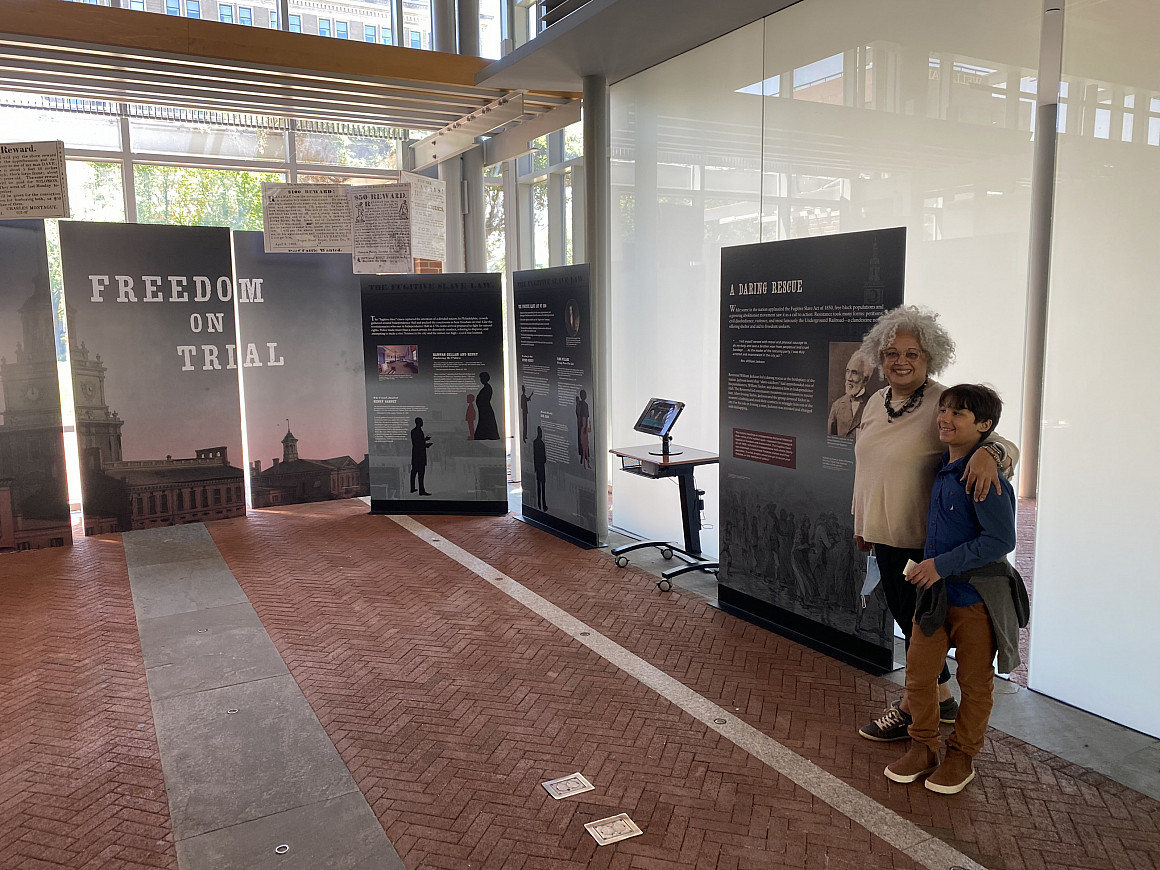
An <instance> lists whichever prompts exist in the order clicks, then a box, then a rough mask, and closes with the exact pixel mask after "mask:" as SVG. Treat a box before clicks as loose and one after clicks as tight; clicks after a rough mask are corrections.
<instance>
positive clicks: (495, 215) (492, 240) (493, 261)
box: [483, 183, 507, 275]
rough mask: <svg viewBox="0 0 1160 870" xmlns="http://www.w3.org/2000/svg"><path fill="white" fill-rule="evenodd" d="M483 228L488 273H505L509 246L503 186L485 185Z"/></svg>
mask: <svg viewBox="0 0 1160 870" xmlns="http://www.w3.org/2000/svg"><path fill="white" fill-rule="evenodd" d="M483 205H484V216H483V227H484V233H485V238H486V239H487V241H486V243H485V244H486V245H487V271H489V272H499V273H500V274H501V275H502V274H503V273H504V271H505V266H506V263H507V244H506V241H505V238H506V235H505V224H504V208H503V184H502V183H501V184H494V183H485V184H484V188H483Z"/></svg>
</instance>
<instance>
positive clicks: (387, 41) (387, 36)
mask: <svg viewBox="0 0 1160 870" xmlns="http://www.w3.org/2000/svg"><path fill="white" fill-rule="evenodd" d="M393 38H394V37H393V36H392V35H391V28H389V27H384V28H383V45H391V44H392V41H391V40H392V39H393Z"/></svg>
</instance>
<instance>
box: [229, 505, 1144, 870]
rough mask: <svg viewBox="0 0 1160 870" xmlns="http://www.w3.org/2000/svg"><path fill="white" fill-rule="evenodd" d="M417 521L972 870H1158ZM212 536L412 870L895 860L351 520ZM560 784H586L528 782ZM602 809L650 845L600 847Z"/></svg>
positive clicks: (591, 590)
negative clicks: (918, 773)
mask: <svg viewBox="0 0 1160 870" xmlns="http://www.w3.org/2000/svg"><path fill="white" fill-rule="evenodd" d="M422 521H423V522H424V523H425V524H426V525H428V526H429V527H430V528H432V529H433V530H435V531H437V532H439V533H440V534H441V535H443V536H445V537H446V538H447V539H448V540H450V541H452V542H454V543H456V544H458V545H460V546H462V547H463V548H465V549H466V550H468V551H469V552H471V553H473V554H475V555H477V556H478V557H480V558H482V559H484V560H485V561H487V562H489V563H490V564H492V565H494V566H495V567H496V568H498V569H499V570H500V571H502V572H504V573H505V574H507V575H508V576H511V577H512V578H514V579H515V580H517V581H519V582H520V583H522V584H524V585H526V586H528V587H530V588H531V589H533V590H534V591H536V592H537V593H539V594H540V595H542V596H544V597H545V598H547V599H549V600H550V601H552V602H553V603H554V604H556V605H558V606H560V607H562V608H564V609H565V610H567V611H568V612H570V613H572V614H573V615H574V616H576V617H578V618H579V619H582V620H584V621H585V622H587V623H588V624H590V625H592V626H593V627H594V628H595V629H596V630H598V631H600V632H602V633H604V634H605V635H607V636H609V637H610V638H612V639H613V640H615V641H616V642H618V643H620V644H621V645H623V646H625V647H626V648H628V649H629V650H631V651H632V652H634V653H636V654H637V655H639V656H641V657H642V658H644V659H646V660H647V661H649V662H651V663H652V664H654V665H656V666H657V667H660V668H661V669H663V670H665V671H666V672H667V673H669V674H670V675H672V676H673V677H675V678H677V679H679V680H681V681H682V682H684V683H685V684H687V685H689V686H690V687H692V688H694V689H695V690H696V691H698V692H700V693H701V694H703V695H705V696H706V697H708V698H709V699H710V700H713V701H714V702H716V703H718V704H721V705H722V706H724V707H727V708H729V709H733V710H735V711H737V715H739V716H741V717H743V718H744V719H745V720H746V721H748V722H749V723H750V724H752V725H754V726H755V727H758V728H760V729H761V730H762V731H764V732H765V733H767V734H769V735H771V736H772V737H774V738H775V739H777V740H779V741H780V742H782V743H784V744H785V745H787V746H788V747H790V748H792V749H794V750H795V751H797V752H799V753H800V754H802V755H804V756H806V757H807V758H809V759H811V760H813V761H814V762H815V763H817V764H819V765H820V766H822V767H823V768H825V769H826V770H827V771H829V772H830V773H832V774H834V775H836V776H838V777H840V778H841V779H843V780H844V781H846V782H847V783H849V784H851V785H853V786H854V787H856V788H858V789H859V790H861V791H862V792H863V793H865V794H867V795H870V796H871V797H873V798H875V799H876V800H878V801H880V802H881V803H882V804H883V805H885V806H887V807H889V808H890V809H892V810H894V811H896V812H898V813H899V814H901V815H902V816H903V817H905V818H907V819H909V820H910V821H912V822H914V823H915V824H917V825H920V826H922V827H923V828H925V829H926V830H928V831H929V832H931V833H933V834H935V835H937V836H939V837H940V838H942V839H944V840H946V841H948V842H950V843H951V845H953V846H955V847H956V848H958V849H960V850H961V851H962V852H964V853H966V854H968V855H970V856H972V857H973V858H975V859H976V860H979V861H980V862H981V863H983V864H985V865H986V866H988V867H992V868H996V870H1001V868H1002V870H1005V868H1011V870H1014V868H1053V870H1054V868H1072V867H1074V868H1109V870H1111V868H1119V867H1132V868H1157V867H1160V805H1158V804H1157V803H1156V802H1155V801H1152V800H1150V799H1148V798H1146V797H1144V796H1142V795H1139V794H1137V793H1135V792H1133V791H1131V790H1130V789H1128V788H1126V787H1124V786H1121V785H1119V784H1117V783H1114V782H1111V781H1109V780H1107V779H1106V778H1104V777H1102V776H1100V775H1098V774H1095V773H1093V772H1090V771H1087V770H1085V769H1083V768H1080V767H1077V766H1075V765H1072V764H1069V763H1067V762H1064V761H1062V760H1060V759H1058V758H1055V757H1053V756H1051V755H1050V754H1048V753H1045V752H1042V751H1040V750H1037V749H1035V748H1033V747H1030V746H1028V745H1026V744H1024V743H1022V742H1020V741H1018V740H1016V739H1014V738H1011V737H1009V736H1007V735H1002V734H999V733H997V732H992V733H991V739H990V740H988V743H987V746H986V748H985V749H984V751H983V754H982V755H981V756H980V759H979V769H980V773H979V777H978V780H977V782H976V784H974V785H972V787H971V788H969V789H968V790H967V791H966V792H965V793H964V794H962V795H959V796H956V797H952V798H946V797H942V796H936V795H933V794H931V793H930V792H927V791H926V790H924V789H922V788H921V787H918V788H916V787H913V786H910V787H907V786H900V785H896V784H893V783H890V782H888V781H887V780H886V779H885V778H884V777H883V776H882V774H881V771H882V768H883V767H884V766H885V764H887V763H888V762H889V761H891V760H893V758H894V757H896V755H897V754H898V753H899V751H900V748H899V746H898V745H876V744H871V743H868V742H867V741H864V740H861V739H859V738H858V737H857V736H856V734H855V732H856V729H857V727H858V725H859V724H861V723H862V722H864V721H865V719H866V718H867V717H868V716H869V715H870V714H871V713H873V712H876V711H878V710H880V709H881V707H882V706H883V704H884V703H885V701H886V700H887V699H888V698H890V697H894V696H896V695H897V694H898V692H899V691H900V690H899V688H898V687H897V686H895V685H893V684H892V683H890V682H888V681H886V680H883V679H878V678H873V677H870V676H868V675H866V674H864V673H862V672H860V671H858V670H856V669H854V668H851V667H848V666H845V665H842V664H840V663H838V662H836V661H833V660H832V659H829V658H827V657H825V656H823V655H821V654H818V653H815V652H813V651H811V650H808V649H805V648H803V647H800V646H798V645H796V644H793V643H791V642H789V641H787V640H785V639H783V638H781V637H779V636H777V635H774V634H771V633H769V632H766V631H763V630H761V629H758V628H755V627H754V626H751V625H749V624H747V623H745V622H743V621H740V620H737V619H734V618H732V617H729V616H727V615H725V614H722V613H720V612H718V611H716V610H713V609H712V608H710V607H708V606H707V605H706V604H705V603H704V602H703V601H702V600H700V599H697V598H694V597H693V596H688V595H685V594H684V593H681V592H680V591H679V590H678V591H674V592H671V593H660V592H657V591H656V590H655V588H654V586H653V582H654V580H655V578H652V577H651V576H649V575H645V574H642V573H639V572H637V571H635V570H634V569H632V568H629V569H625V570H621V569H617V568H616V567H615V566H614V565H613V564H612V561H611V560H610V559H609V558H608V555H607V553H604V552H601V551H588V552H586V551H582V550H578V549H576V548H574V547H571V546H569V545H567V544H565V543H563V542H561V541H558V540H557V539H555V538H553V537H552V536H550V535H546V534H544V533H542V532H539V531H536V530H534V529H532V528H529V527H528V526H526V525H524V524H522V523H519V522H518V521H515V520H514V519H512V518H463V517H442V518H434V517H428V518H422ZM211 532H212V534H213V536H214V539H215V540H216V541H217V543H218V545H219V547H220V548H221V550H222V552H223V555H224V556H225V557H226V560H227V562H228V563H229V564H230V567H231V568H232V569H233V571H234V573H235V575H236V576H237V578H238V580H239V582H240V583H241V584H242V587H243V589H245V591H246V593H247V594H248V595H249V597H250V600H251V602H252V603H253V605H254V607H255V609H256V610H257V612H258V614H259V615H260V616H261V618H262V620H263V623H264V624H265V626H266V628H267V630H268V631H269V633H270V635H271V637H272V638H273V640H274V642H275V644H276V645H277V646H278V648H279V650H280V652H281V653H282V655H283V658H284V659H285V660H286V662H287V664H288V666H289V667H290V670H291V672H292V673H293V674H294V676H295V678H296V679H297V680H298V681H299V684H300V685H301V686H302V688H303V691H304V692H305V694H306V697H307V698H308V699H309V700H310V702H311V704H312V705H313V706H314V709H315V711H316V712H317V713H318V715H319V718H320V719H321V721H322V723H323V725H324V727H325V728H326V729H327V732H328V733H329V734H330V736H331V737H332V739H333V740H334V742H335V744H336V746H337V747H338V749H339V751H340V752H341V754H342V756H343V758H344V759H345V761H346V762H347V764H348V766H349V767H350V768H351V771H352V773H353V774H354V776H355V779H356V781H357V782H358V783H359V785H360V787H361V788H362V789H363V791H364V793H365V794H366V795H367V798H368V800H369V801H370V803H371V806H372V808H373V809H374V811H375V812H376V814H377V815H378V817H379V818H380V820H381V821H382V822H383V824H384V826H385V828H386V830H387V832H388V835H389V836H390V837H391V839H392V841H393V842H394V843H395V845H396V847H397V848H398V849H399V852H400V854H401V856H402V857H403V860H404V861H405V862H406V864H407V866H408V867H409V868H416V870H418V868H455V870H462V868H465V867H473V868H474V867H481V868H513V870H514V868H525V867H526V868H538V867H546V866H552V867H560V868H579V867H610V868H611V867H617V868H621V867H623V868H651V867H665V868H677V867H682V868H683V867H689V868H693V867H696V868H702V867H703V868H745V867H763V868H766V867H810V868H813V867H818V868H821V867H850V868H863V867H868V866H873V867H908V866H913V865H912V864H911V862H910V861H909V860H908V859H907V858H906V857H905V856H903V855H901V854H900V853H898V852H896V851H894V850H893V849H892V848H891V847H889V846H888V845H887V844H885V843H883V842H882V841H880V840H877V839H876V838H874V837H872V836H871V835H870V834H868V833H867V832H866V831H864V830H863V829H861V828H860V827H858V826H856V825H853V824H851V823H850V822H849V821H848V820H847V819H845V818H844V817H842V816H841V815H840V814H838V813H837V812H835V811H833V810H832V809H831V808H830V807H828V806H827V805H826V804H824V803H823V802H821V801H820V800H818V799H816V798H814V797H812V796H811V795H809V794H808V793H806V792H804V791H802V790H801V789H798V788H797V787H796V786H793V785H792V784H791V783H789V782H788V781H786V780H785V779H783V778H781V777H780V776H778V775H777V774H776V773H774V772H773V771H771V770H770V769H768V768H766V767H764V766H763V765H761V764H760V763H759V762H757V761H755V760H754V759H753V758H752V757H750V756H748V755H747V754H746V753H745V752H743V751H742V750H740V749H738V748H737V747H735V746H733V745H732V744H731V743H728V742H727V741H725V740H724V739H723V738H720V737H719V736H718V735H717V734H716V733H715V732H711V731H708V730H707V729H706V728H705V727H704V726H703V725H701V724H700V723H698V722H696V721H695V720H693V719H692V718H690V717H688V716H687V715H685V714H684V713H682V712H681V711H680V710H678V709H677V708H675V707H674V706H672V705H671V704H669V703H668V702H667V701H665V700H664V699H662V698H660V697H658V696H656V695H655V694H653V693H652V692H651V691H648V690H644V689H642V688H641V687H640V686H639V684H637V683H636V682H635V681H634V680H632V679H631V678H629V677H627V676H626V675H625V674H623V673H622V672H620V671H619V670H618V669H617V668H615V667H614V666H613V665H611V664H609V663H608V662H606V661H604V660H603V659H601V658H599V657H598V656H596V655H595V653H592V652H591V651H589V650H587V649H586V648H585V647H582V646H580V645H579V644H576V643H574V642H573V641H571V640H570V639H569V638H567V637H566V636H565V635H564V634H563V633H561V632H559V631H557V630H556V629H554V628H553V627H552V626H550V625H548V624H546V623H545V622H543V621H542V620H540V619H539V618H538V617H536V616H534V615H533V614H531V613H530V612H529V611H527V610H525V609H524V608H522V607H521V606H520V605H518V604H516V603H515V602H514V601H512V600H510V599H509V598H507V596H505V595H503V594H502V593H500V592H499V591H497V590H495V589H494V588H492V587H491V586H490V585H488V584H486V583H485V582H483V581H482V580H480V579H479V578H477V577H475V576H474V575H472V574H471V573H470V572H468V571H466V570H465V569H464V568H462V567H461V566H460V565H458V564H457V563H455V562H452V561H451V560H449V559H447V558H446V557H444V556H442V555H441V554H440V553H438V552H436V551H435V550H434V549H433V548H431V547H429V546H428V545H426V544H424V543H423V542H422V541H420V540H419V539H417V538H415V537H414V536H413V535H410V534H409V533H407V532H405V531H403V530H402V529H400V528H399V527H398V526H396V525H395V524H394V523H393V522H391V521H390V520H389V519H387V518H385V517H371V516H368V515H367V514H366V513H365V506H363V505H362V504H360V503H357V502H355V503H349V502H348V503H341V502H337V503H329V504H324V505H303V506H297V507H293V508H286V509H282V510H279V511H276V512H274V511H264V512H260V513H259V514H256V515H253V516H251V518H250V519H248V520H229V521H223V522H219V523H216V524H213V525H212V526H211ZM575 770H580V771H582V772H584V773H585V775H586V776H588V777H589V778H590V779H591V780H593V782H594V783H595V784H596V785H597V790H596V791H595V792H590V793H588V794H584V795H580V796H578V797H575V798H570V799H568V800H565V801H561V802H555V801H552V800H551V799H550V798H548V796H547V795H546V794H545V793H544V792H543V791H542V790H541V789H540V788H539V787H538V783H539V782H540V781H542V780H545V779H549V778H553V777H556V776H561V775H564V774H567V773H571V772H573V771H575ZM621 811H624V812H628V813H629V814H630V815H631V816H632V817H633V818H634V819H635V820H636V821H637V822H638V824H640V825H641V827H642V828H644V829H645V834H644V836H641V837H638V838H635V839H632V840H628V841H625V842H623V843H620V844H617V845H616V846H613V847H604V848H600V849H597V847H596V846H595V844H594V843H593V842H592V841H591V839H590V838H589V837H588V836H587V834H586V833H585V832H584V830H583V828H582V823H583V822H585V821H589V820H591V819H595V818H599V817H602V816H605V815H612V814H614V813H616V812H621ZM871 856H873V857H871Z"/></svg>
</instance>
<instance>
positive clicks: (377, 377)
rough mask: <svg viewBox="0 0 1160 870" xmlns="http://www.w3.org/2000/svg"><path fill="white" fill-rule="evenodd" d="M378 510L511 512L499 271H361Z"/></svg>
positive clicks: (374, 496)
mask: <svg viewBox="0 0 1160 870" xmlns="http://www.w3.org/2000/svg"><path fill="white" fill-rule="evenodd" d="M361 282H362V340H363V372H364V384H365V402H366V404H365V408H366V425H367V439H368V441H369V445H370V459H369V462H370V490H371V493H370V494H371V512H372V513H411V514H446V513H463V514H497V515H498V514H504V513H507V507H508V502H507V460H506V455H505V452H506V451H505V446H506V444H505V441H504V433H503V431H502V429H501V424H500V420H501V419H502V417H503V407H504V395H503V382H504V378H503V316H502V298H501V290H500V276H499V275H491V274H470V273H468V274H445V275H401V276H397V277H395V276H387V275H378V276H374V277H370V276H363V277H362V278H361Z"/></svg>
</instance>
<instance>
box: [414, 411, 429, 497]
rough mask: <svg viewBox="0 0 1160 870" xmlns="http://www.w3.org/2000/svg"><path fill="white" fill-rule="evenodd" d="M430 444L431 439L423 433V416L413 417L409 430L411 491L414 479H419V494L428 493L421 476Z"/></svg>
mask: <svg viewBox="0 0 1160 870" xmlns="http://www.w3.org/2000/svg"><path fill="white" fill-rule="evenodd" d="M430 446H431V439H430V438H428V437H427V436H426V435H424V434H423V418H422V417H416V418H415V428H414V429H412V430H411V492H415V480H416V478H418V481H419V490H418V492H419V495H430V494H431V493H429V492H427V488H426V487H425V486H424V485H423V477H424V475H425V474H426V473H427V448H428V447H430Z"/></svg>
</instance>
